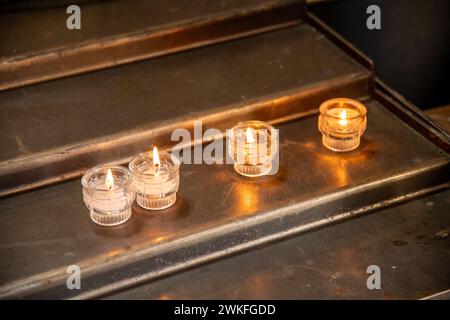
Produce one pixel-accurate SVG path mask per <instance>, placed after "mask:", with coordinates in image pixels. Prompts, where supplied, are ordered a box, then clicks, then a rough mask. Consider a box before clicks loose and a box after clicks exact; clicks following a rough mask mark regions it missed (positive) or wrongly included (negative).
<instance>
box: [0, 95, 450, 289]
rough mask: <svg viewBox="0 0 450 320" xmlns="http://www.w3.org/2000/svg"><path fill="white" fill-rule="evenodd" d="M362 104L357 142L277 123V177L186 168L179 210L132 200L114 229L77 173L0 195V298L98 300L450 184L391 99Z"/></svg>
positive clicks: (430, 148)
mask: <svg viewBox="0 0 450 320" xmlns="http://www.w3.org/2000/svg"><path fill="white" fill-rule="evenodd" d="M363 101H365V104H366V105H367V108H368V115H369V121H368V127H367V132H366V134H365V135H364V140H363V142H362V145H361V147H360V148H359V149H357V150H355V151H353V152H350V153H345V154H336V153H333V152H330V151H327V150H326V149H325V148H323V147H322V145H321V136H320V134H319V133H318V131H317V117H316V116H310V117H306V118H301V119H298V120H296V121H292V122H289V123H286V124H282V125H279V126H278V127H279V129H280V144H281V151H280V153H281V161H280V172H279V174H278V175H276V176H271V177H266V178H262V179H252V180H251V179H246V178H243V177H241V176H239V175H237V174H236V173H235V172H234V171H233V169H232V166H226V165H183V166H182V168H181V186H180V192H179V200H178V202H177V204H176V205H175V206H174V207H172V208H170V209H167V210H166V211H165V212H164V214H152V213H147V212H145V211H143V210H141V209H139V208H138V207H134V209H133V210H134V215H133V217H132V219H131V220H130V221H129V222H127V223H126V224H124V225H122V226H119V227H115V228H107V229H105V228H102V227H99V226H96V225H94V224H93V223H92V222H90V220H89V214H88V211H87V209H86V208H85V207H84V204H83V201H82V195H81V188H80V182H79V181H78V180H76V181H72V182H67V183H64V184H60V185H56V186H51V187H47V188H44V189H41V190H35V191H33V192H30V193H26V194H23V195H17V196H14V197H11V198H8V199H3V200H2V201H1V208H2V214H1V219H2V223H1V224H0V237H1V238H0V243H2V246H1V247H0V255H1V256H2V259H1V260H0V264H1V265H0V269H1V270H2V274H1V288H0V296H2V297H29V298H30V297H39V298H70V297H72V298H75V297H76V298H92V297H98V296H101V295H105V294H109V293H111V292H113V291H115V290H118V289H121V288H125V287H128V286H133V285H136V284H138V283H141V282H143V281H148V280H151V279H155V278H158V277H160V276H162V275H168V274H171V273H173V272H175V271H180V270H183V269H185V268H189V267H192V266H194V265H197V264H200V263H204V262H207V261H211V260H214V259H218V258H221V257H225V256H227V255H229V254H232V253H236V252H239V251H241V250H244V249H248V248H252V247H255V246H258V245H261V244H264V243H267V242H270V241H273V240H276V239H280V238H283V237H287V236H290V235H293V234H296V233H299V232H303V231H306V230H310V229H313V228H317V227H319V226H325V225H327V224H330V223H332V222H335V221H340V220H342V219H347V218H351V217H354V216H357V215H363V214H366V213H368V212H370V211H372V210H374V209H378V208H381V207H384V206H387V205H392V204H395V203H397V202H401V201H406V200H408V199H411V198H414V197H416V196H418V195H422V194H426V193H429V192H432V191H436V190H441V189H444V188H448V186H449V181H448V177H449V172H450V171H449V169H450V165H449V164H450V157H449V155H448V154H446V153H444V152H443V151H442V150H441V149H439V148H438V147H436V146H435V145H434V144H432V143H430V142H429V141H428V140H427V139H425V138H424V137H423V136H421V135H420V134H418V133H417V132H416V131H415V130H413V129H412V128H411V127H409V126H407V125H406V124H404V122H403V121H401V120H400V119H399V118H397V116H395V115H394V114H393V113H392V110H393V109H395V108H396V107H398V106H396V105H395V104H391V105H387V104H385V105H383V104H380V103H379V102H377V100H373V99H372V98H367V99H366V100H363ZM71 264H77V265H79V266H80V267H81V270H82V275H83V290H81V292H80V291H77V290H75V291H74V290H68V289H67V287H66V277H67V273H66V268H67V266H68V265H71ZM17 266H21V267H20V268H17Z"/></svg>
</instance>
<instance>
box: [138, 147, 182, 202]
mask: <svg viewBox="0 0 450 320" xmlns="http://www.w3.org/2000/svg"><path fill="white" fill-rule="evenodd" d="M129 168H130V171H131V173H132V174H133V179H134V188H135V191H136V202H137V203H138V205H139V206H140V207H142V208H144V209H149V210H162V209H165V208H168V207H170V206H171V205H173V204H174V203H175V201H176V198H177V191H178V186H179V184H180V164H179V161H178V159H176V158H175V157H172V156H171V155H170V154H169V153H167V152H158V149H157V148H156V147H154V148H153V152H151V153H149V152H144V153H140V154H138V155H136V156H135V157H134V158H133V159H132V160H131V162H130V164H129Z"/></svg>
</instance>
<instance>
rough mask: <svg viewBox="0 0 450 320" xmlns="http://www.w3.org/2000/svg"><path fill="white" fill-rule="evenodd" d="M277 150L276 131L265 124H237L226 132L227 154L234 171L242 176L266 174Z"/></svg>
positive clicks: (260, 122)
mask: <svg viewBox="0 0 450 320" xmlns="http://www.w3.org/2000/svg"><path fill="white" fill-rule="evenodd" d="M277 149H278V139H277V133H276V130H275V129H274V128H273V127H272V126H271V125H269V124H267V123H265V122H262V121H244V122H239V123H238V124H237V125H236V126H235V127H233V128H232V129H231V130H230V131H229V132H228V152H229V154H230V157H231V158H232V159H233V160H234V169H235V170H236V172H238V173H239V174H241V175H243V176H247V177H259V176H263V175H266V174H268V173H269V172H270V171H271V169H272V160H273V159H274V157H275V154H276V152H277Z"/></svg>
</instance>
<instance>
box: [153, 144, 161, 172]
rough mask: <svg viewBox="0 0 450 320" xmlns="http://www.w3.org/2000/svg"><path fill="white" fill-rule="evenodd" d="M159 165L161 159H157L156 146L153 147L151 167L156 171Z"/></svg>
mask: <svg viewBox="0 0 450 320" xmlns="http://www.w3.org/2000/svg"><path fill="white" fill-rule="evenodd" d="M160 165H161V161H160V160H159V153H158V148H157V147H153V167H154V168H155V170H156V171H158V169H159V166H160Z"/></svg>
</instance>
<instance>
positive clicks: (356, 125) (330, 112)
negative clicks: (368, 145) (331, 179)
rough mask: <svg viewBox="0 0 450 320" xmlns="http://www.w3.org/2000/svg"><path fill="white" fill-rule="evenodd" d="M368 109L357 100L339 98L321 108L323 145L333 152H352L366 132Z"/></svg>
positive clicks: (320, 120) (327, 102) (320, 122)
mask: <svg viewBox="0 0 450 320" xmlns="http://www.w3.org/2000/svg"><path fill="white" fill-rule="evenodd" d="M366 113H367V110H366V107H364V105H363V104H361V103H360V102H358V101H356V100H352V99H345V98H337V99H331V100H327V101H325V102H324V103H322V105H321V106H320V116H319V131H320V132H321V133H322V143H323V145H324V146H325V147H327V148H328V149H330V150H333V151H339V152H343V151H351V150H354V149H356V148H357V147H358V146H359V144H360V139H361V136H362V135H363V133H364V131H365V130H366V124H367V118H366Z"/></svg>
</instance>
